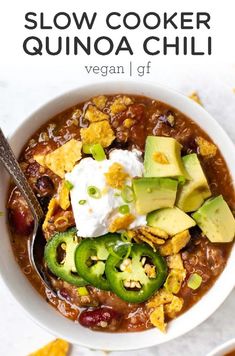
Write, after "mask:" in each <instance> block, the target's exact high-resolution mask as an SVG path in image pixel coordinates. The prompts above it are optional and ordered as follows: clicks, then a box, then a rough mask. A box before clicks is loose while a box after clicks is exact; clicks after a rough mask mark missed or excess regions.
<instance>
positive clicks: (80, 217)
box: [65, 150, 146, 237]
mask: <svg viewBox="0 0 235 356" xmlns="http://www.w3.org/2000/svg"><path fill="white" fill-rule="evenodd" d="M113 163H119V164H121V165H122V166H123V169H124V170H125V172H127V173H128V174H129V176H130V178H129V177H128V178H127V180H126V183H125V184H127V185H131V178H132V177H141V176H143V162H142V160H141V152H139V151H137V150H133V151H127V150H113V151H112V152H111V153H110V155H109V159H105V160H103V161H100V162H99V161H95V160H94V159H93V158H91V157H89V158H83V159H82V160H81V161H80V162H79V163H78V164H77V165H76V166H75V167H74V168H73V170H72V172H70V173H67V174H66V177H65V178H66V179H67V180H68V181H70V182H71V183H72V184H73V189H72V190H71V191H70V196H71V204H72V209H73V214H74V218H75V222H76V227H77V229H78V236H81V237H97V236H100V235H104V234H106V233H107V232H108V227H109V225H110V223H111V221H112V220H113V219H115V218H116V217H119V216H123V215H121V214H120V213H119V212H118V208H119V207H120V206H122V205H126V204H127V203H126V202H124V201H123V199H122V197H121V196H120V195H119V196H117V194H120V190H118V189H114V188H111V187H109V186H108V185H107V183H106V180H105V175H104V173H107V172H108V170H109V167H110V166H111V165H112V164H113ZM89 186H95V187H97V188H98V189H99V190H100V192H101V197H100V198H99V199H94V198H92V197H91V196H89V194H88V193H87V188H88V187H89ZM81 201H85V203H84V204H79V202H81ZM128 205H129V209H130V213H131V214H133V215H134V216H135V217H136V219H135V220H134V221H133V222H132V224H131V225H130V226H129V227H130V228H134V227H138V226H142V225H146V215H138V214H137V213H136V210H135V203H134V202H132V203H129V204H128Z"/></svg>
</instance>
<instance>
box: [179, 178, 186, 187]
mask: <svg viewBox="0 0 235 356" xmlns="http://www.w3.org/2000/svg"><path fill="white" fill-rule="evenodd" d="M178 182H179V185H184V184H185V182H186V178H185V177H184V176H179V177H178Z"/></svg>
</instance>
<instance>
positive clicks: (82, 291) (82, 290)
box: [77, 287, 89, 297]
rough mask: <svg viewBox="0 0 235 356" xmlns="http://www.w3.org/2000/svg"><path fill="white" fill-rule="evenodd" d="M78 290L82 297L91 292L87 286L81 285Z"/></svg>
mask: <svg viewBox="0 0 235 356" xmlns="http://www.w3.org/2000/svg"><path fill="white" fill-rule="evenodd" d="M77 292H78V295H80V296H81V297H83V296H86V295H89V292H88V290H87V288H86V287H79V288H78V289H77Z"/></svg>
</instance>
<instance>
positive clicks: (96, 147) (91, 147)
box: [82, 143, 106, 161]
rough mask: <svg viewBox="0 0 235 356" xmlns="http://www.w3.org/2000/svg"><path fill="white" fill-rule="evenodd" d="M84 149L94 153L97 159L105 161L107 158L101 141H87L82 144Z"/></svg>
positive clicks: (87, 152) (86, 151)
mask: <svg viewBox="0 0 235 356" xmlns="http://www.w3.org/2000/svg"><path fill="white" fill-rule="evenodd" d="M82 150H83V152H84V153H85V154H92V157H93V158H94V159H95V160H96V161H103V160H104V159H106V155H105V152H104V149H103V147H102V146H101V144H100V143H95V144H89V143H85V144H84V145H83V146H82Z"/></svg>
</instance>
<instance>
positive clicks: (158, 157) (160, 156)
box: [153, 152, 169, 164]
mask: <svg viewBox="0 0 235 356" xmlns="http://www.w3.org/2000/svg"><path fill="white" fill-rule="evenodd" d="M153 159H154V161H155V162H157V163H160V164H169V161H168V158H167V157H166V155H165V154H164V153H162V152H154V154H153Z"/></svg>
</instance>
